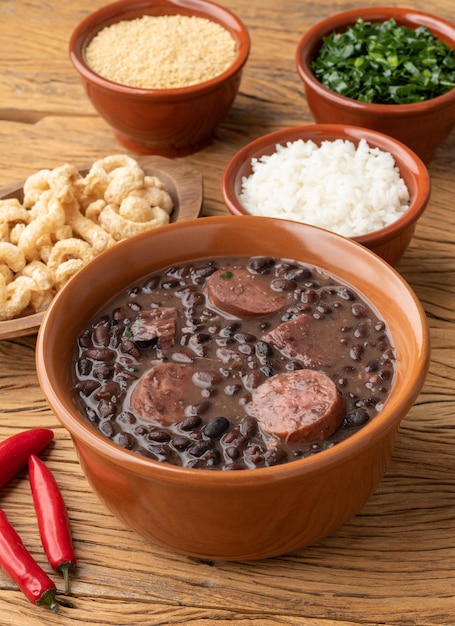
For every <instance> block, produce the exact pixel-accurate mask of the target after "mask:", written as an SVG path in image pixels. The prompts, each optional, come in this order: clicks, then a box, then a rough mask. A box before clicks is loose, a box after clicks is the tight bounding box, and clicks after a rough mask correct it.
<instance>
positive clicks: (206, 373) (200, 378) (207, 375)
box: [193, 370, 223, 387]
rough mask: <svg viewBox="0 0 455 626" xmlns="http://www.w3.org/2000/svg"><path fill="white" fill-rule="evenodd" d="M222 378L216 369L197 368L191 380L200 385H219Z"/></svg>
mask: <svg viewBox="0 0 455 626" xmlns="http://www.w3.org/2000/svg"><path fill="white" fill-rule="evenodd" d="M222 380H223V377H222V376H221V374H220V373H219V372H218V371H216V370H199V371H197V372H195V373H194V374H193V382H194V383H195V384H196V385H198V386H200V387H211V386H212V385H219V384H220V383H221V382H222Z"/></svg>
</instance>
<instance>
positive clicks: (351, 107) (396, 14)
mask: <svg viewBox="0 0 455 626" xmlns="http://www.w3.org/2000/svg"><path fill="white" fill-rule="evenodd" d="M295 62H296V67H297V72H298V74H299V76H300V78H301V79H302V81H303V85H304V90H305V96H306V100H307V102H308V106H309V108H310V110H311V112H312V114H313V117H314V119H315V121H316V122H320V123H342V124H350V125H354V126H364V127H368V128H372V129H375V130H378V131H381V132H384V133H386V134H388V135H391V136H393V137H396V138H397V139H399V140H400V141H402V142H403V143H405V144H406V145H408V146H409V147H411V148H412V149H413V150H414V151H415V152H416V153H417V154H418V155H419V156H420V157H421V158H422V159H423V160H424V161H425V162H427V163H428V162H429V161H430V160H431V159H432V158H433V157H434V155H435V152H436V150H437V148H438V146H439V145H440V144H441V143H442V142H443V141H444V140H445V139H446V137H447V136H448V135H449V133H450V132H451V130H452V128H453V126H454V123H455V89H454V86H455V67H454V65H455V25H454V24H452V23H451V22H449V21H448V20H445V19H443V18H442V17H438V16H436V15H432V14H429V13H425V12H422V11H417V10H415V9H411V8H398V7H364V8H359V9H352V10H349V11H344V12H342V13H337V14H334V15H331V16H330V17H327V18H326V19H323V20H321V21H320V22H318V23H316V24H314V25H313V26H311V27H310V28H308V30H307V31H306V32H305V33H304V34H303V35H302V38H301V39H300V41H299V43H298V46H297V50H296V55H295Z"/></svg>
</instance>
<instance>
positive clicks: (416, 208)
mask: <svg viewBox="0 0 455 626" xmlns="http://www.w3.org/2000/svg"><path fill="white" fill-rule="evenodd" d="M299 139H301V140H303V141H310V140H311V141H313V142H314V143H316V144H317V145H320V144H321V143H322V142H323V141H335V140H337V139H343V140H347V141H350V142H352V143H354V144H355V145H357V144H358V143H359V141H360V140H361V139H365V140H366V141H367V143H368V145H369V146H370V147H371V148H379V149H380V150H383V151H384V152H389V153H390V154H392V156H393V158H394V160H395V164H396V166H397V167H398V169H399V171H400V175H401V178H402V179H403V180H404V182H405V184H406V186H407V187H408V190H409V194H410V203H409V209H408V210H407V211H406V213H404V214H403V215H402V216H401V217H399V218H398V219H397V220H396V221H395V222H393V223H392V224H390V225H389V226H386V227H385V228H382V229H380V230H377V231H375V232H372V233H368V234H366V235H361V236H358V237H353V238H352V239H353V240H354V241H357V242H358V243H361V244H362V245H364V246H366V247H367V248H369V249H370V250H372V251H373V252H375V253H376V254H378V255H379V256H381V257H382V258H383V259H385V260H386V261H387V262H388V263H390V264H391V265H396V263H398V261H399V260H400V259H401V257H402V255H403V254H404V252H405V250H406V248H407V247H408V245H409V242H410V241H411V239H412V236H413V233H414V230H415V226H416V223H417V220H418V219H419V217H420V216H421V215H422V213H423V211H424V209H425V207H426V206H427V204H428V200H429V198H430V193H431V184H430V176H429V173H428V170H427V168H426V166H425V164H424V163H423V162H422V161H421V159H420V158H419V157H418V156H417V155H416V154H415V153H414V152H413V151H412V150H410V149H409V148H408V147H407V146H405V145H404V144H402V143H400V142H399V141H397V140H396V139H393V138H392V137H389V136H387V135H384V134H382V133H379V132H376V131H374V130H371V129H368V128H359V127H354V126H344V125H343V124H308V125H306V126H298V127H294V128H286V129H283V130H279V131H275V132H273V133H270V134H268V135H264V136H263V137H260V138H258V139H256V140H254V141H252V142H251V143H249V144H247V145H246V146H244V147H243V148H242V149H241V150H239V151H238V152H237V153H236V154H235V155H234V156H233V157H232V159H231V160H230V161H229V163H228V164H227V166H226V168H225V170H224V173H223V176H222V182H221V190H222V195H223V199H224V202H225V204H226V206H227V208H228V210H229V211H230V212H231V213H233V214H237V215H247V214H248V211H247V210H246V208H245V207H244V206H243V205H242V203H241V201H240V193H241V190H242V180H243V178H244V177H248V176H250V175H251V173H252V165H251V160H252V159H259V158H260V157H261V156H264V155H271V154H273V153H274V152H275V151H276V146H277V144H279V145H283V146H284V145H286V144H287V143H288V142H294V141H297V140H299ZM271 217H279V216H278V215H275V216H271Z"/></svg>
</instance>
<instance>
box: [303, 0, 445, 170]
mask: <svg viewBox="0 0 455 626" xmlns="http://www.w3.org/2000/svg"><path fill="white" fill-rule="evenodd" d="M359 18H361V19H363V20H364V21H365V22H367V21H368V22H373V23H374V22H383V21H386V20H388V19H391V18H393V19H395V21H396V22H397V24H399V25H403V26H407V27H408V28H417V27H419V26H426V27H427V28H428V29H429V30H430V32H431V33H432V34H433V35H434V36H435V37H436V38H438V39H440V40H441V41H443V42H445V43H447V44H448V45H449V46H450V47H451V48H455V24H452V23H450V22H449V21H447V20H444V19H442V18H440V17H437V16H435V15H431V14H429V13H424V12H421V11H416V10H415V9H407V8H397V7H366V8H359V9H352V10H349V11H344V12H342V13H336V14H335V15H331V16H330V17H328V18H326V19H324V20H322V21H321V22H318V23H317V24H315V25H314V26H312V27H310V28H309V29H308V30H307V31H306V32H305V34H304V35H303V36H302V38H301V39H300V41H299V43H298V46H297V50H296V55H295V61H296V67H297V72H298V74H299V76H300V78H301V79H302V81H303V84H304V89H305V95H306V99H307V102H308V106H309V108H310V110H311V113H312V115H313V117H314V120H315V121H316V122H320V123H340V124H348V125H352V126H364V127H366V128H372V129H374V130H378V131H380V132H383V133H386V134H387V135H391V136H392V137H396V138H397V139H399V140H400V141H402V142H403V143H405V144H406V145H407V146H409V147H410V148H411V149H412V150H414V151H415V152H416V153H417V154H418V155H419V156H420V157H421V158H422V159H423V161H425V162H426V163H428V162H429V161H430V160H431V159H432V158H433V156H434V154H435V152H436V149H437V148H438V146H439V145H440V144H441V143H442V142H443V141H444V139H446V137H447V136H448V135H449V133H450V132H451V130H452V128H453V126H454V124H455V89H452V90H451V91H448V92H447V93H445V94H443V95H441V96H438V97H436V98H432V99H430V100H425V101H423V102H417V103H412V104H369V103H366V102H360V101H359V100H354V99H351V98H346V97H344V96H341V95H339V94H337V93H335V92H334V91H331V90H330V89H328V88H326V87H325V86H324V85H323V84H322V83H321V82H320V81H319V80H318V79H317V78H316V77H315V76H314V74H313V72H312V70H311V63H312V61H313V60H314V59H315V58H316V56H317V54H318V52H319V50H320V48H321V46H322V43H323V38H324V37H327V36H329V35H330V34H332V33H333V32H343V31H345V30H346V29H347V28H348V27H350V26H353V25H354V24H355V23H356V21H357V20H358V19H359Z"/></svg>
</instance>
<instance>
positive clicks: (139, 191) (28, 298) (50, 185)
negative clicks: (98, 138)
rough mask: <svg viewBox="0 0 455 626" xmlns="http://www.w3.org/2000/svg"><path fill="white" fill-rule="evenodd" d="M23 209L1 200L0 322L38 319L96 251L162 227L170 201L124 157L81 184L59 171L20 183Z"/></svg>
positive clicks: (68, 171) (72, 170) (95, 168)
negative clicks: (27, 316)
mask: <svg viewBox="0 0 455 626" xmlns="http://www.w3.org/2000/svg"><path fill="white" fill-rule="evenodd" d="M23 196H24V197H23V201H22V203H21V202H19V200H17V199H16V198H9V199H4V200H0V321H5V320H10V319H14V318H15V317H19V316H21V315H24V314H29V313H38V312H40V311H44V310H45V309H46V308H47V307H48V306H49V304H50V302H51V301H52V298H53V297H54V296H55V294H56V293H57V291H58V290H59V289H61V288H62V287H63V285H64V284H65V283H66V282H67V281H68V280H69V279H70V278H71V276H72V275H73V274H74V273H75V272H77V271H78V270H79V269H80V268H81V267H83V266H84V265H86V264H87V263H89V262H90V261H91V260H92V259H93V258H94V257H95V256H96V255H98V254H99V253H100V252H102V251H103V250H106V249H107V248H109V247H111V246H113V245H115V244H116V243H117V242H118V241H121V240H122V239H126V238H127V237H130V236H132V235H135V234H138V233H142V232H145V231H147V230H150V229H152V228H156V227H157V226H162V225H164V224H167V223H169V221H170V214H171V212H172V209H173V202H172V198H171V196H170V195H169V194H168V192H167V191H166V190H165V188H164V184H163V183H162V182H161V181H160V180H159V179H158V178H156V177H155V176H148V175H146V173H145V172H144V170H143V169H142V168H141V166H140V165H139V163H138V162H137V161H136V160H135V159H133V158H132V157H130V156H128V155H125V154H116V155H110V156H107V157H105V158H103V159H100V160H98V161H95V162H94V163H93V164H92V166H91V168H90V170H89V171H88V173H87V174H86V175H85V176H83V175H82V174H81V173H80V172H79V171H78V169H77V168H76V167H74V166H73V165H70V164H64V165H62V166H60V167H57V168H55V169H53V170H50V169H43V170H40V171H39V172H36V173H35V174H32V175H31V176H29V177H28V178H27V180H26V181H25V183H24V188H23Z"/></svg>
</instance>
